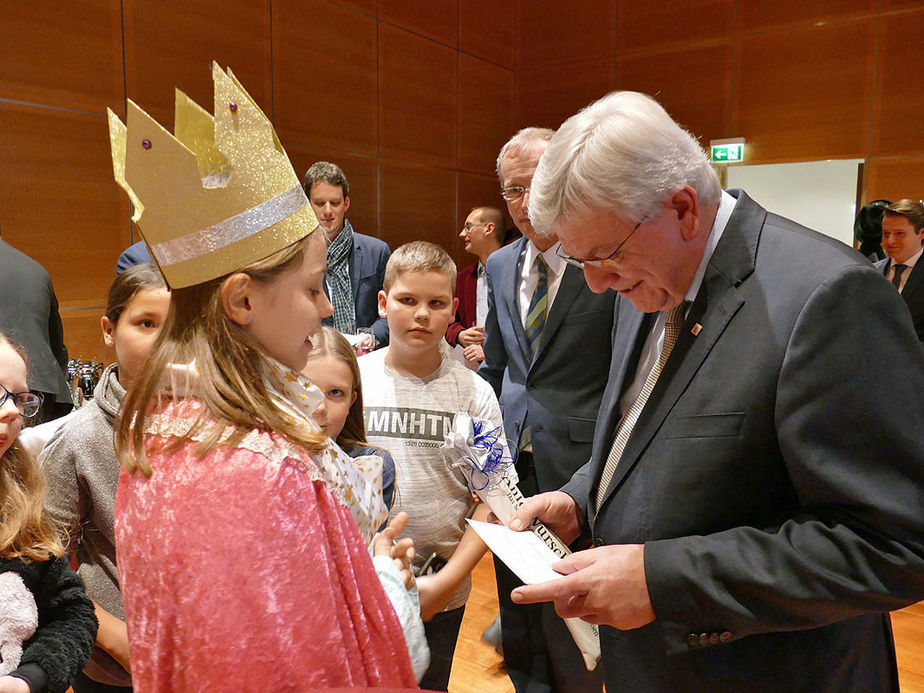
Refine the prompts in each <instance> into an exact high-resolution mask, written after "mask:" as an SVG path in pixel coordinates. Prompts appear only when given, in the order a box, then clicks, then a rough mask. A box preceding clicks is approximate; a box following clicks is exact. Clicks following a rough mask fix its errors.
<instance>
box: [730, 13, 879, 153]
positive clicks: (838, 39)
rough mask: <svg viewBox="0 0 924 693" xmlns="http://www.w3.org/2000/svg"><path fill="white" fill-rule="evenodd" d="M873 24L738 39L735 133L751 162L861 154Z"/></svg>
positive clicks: (865, 22) (869, 94) (866, 126)
mask: <svg viewBox="0 0 924 693" xmlns="http://www.w3.org/2000/svg"><path fill="white" fill-rule="evenodd" d="M875 24H876V23H875V20H862V21H856V22H845V23H838V24H831V25H826V26H820V27H811V28H809V29H794V30H791V31H787V32H776V33H764V34H755V35H751V36H747V37H745V38H743V39H742V40H741V41H740V43H739V44H738V52H737V56H736V63H737V65H736V70H735V85H734V92H733V93H734V100H733V114H732V131H733V132H734V133H735V134H736V135H741V136H744V137H747V138H748V140H749V145H750V147H749V149H750V151H749V153H748V160H749V161H750V162H751V163H771V162H779V161H810V160H817V159H830V158H833V159H839V158H849V157H859V158H862V157H863V156H865V154H866V149H867V143H868V138H869V112H870V99H871V98H872V83H873V52H874V46H875V41H874V36H875V28H876V27H875ZM845 46H849V47H850V50H844V47H845ZM809 66H811V67H810V68H809Z"/></svg>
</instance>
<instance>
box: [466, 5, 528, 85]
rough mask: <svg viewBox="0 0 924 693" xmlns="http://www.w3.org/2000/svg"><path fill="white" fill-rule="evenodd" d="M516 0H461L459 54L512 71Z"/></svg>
mask: <svg viewBox="0 0 924 693" xmlns="http://www.w3.org/2000/svg"><path fill="white" fill-rule="evenodd" d="M515 15H516V12H515V7H514V0H459V50H461V51H465V52H466V53H472V54H474V55H477V56H478V57H479V58H484V59H485V60H490V61H491V62H494V63H497V64H499V65H502V66H503V67H507V68H510V69H513V66H514V64H513V60H514V37H515V36H516V34H515V31H514V28H515V26H516V20H515Z"/></svg>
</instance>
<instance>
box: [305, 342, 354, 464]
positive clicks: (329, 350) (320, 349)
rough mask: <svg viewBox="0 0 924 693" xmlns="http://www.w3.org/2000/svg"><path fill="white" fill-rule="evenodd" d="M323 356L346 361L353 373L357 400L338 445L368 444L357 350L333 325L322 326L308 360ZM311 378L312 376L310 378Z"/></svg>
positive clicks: (348, 416)
mask: <svg viewBox="0 0 924 693" xmlns="http://www.w3.org/2000/svg"><path fill="white" fill-rule="evenodd" d="M322 356H333V357H334V358H335V359H337V360H338V361H341V362H342V363H345V364H346V365H347V367H348V368H349V369H350V373H351V374H352V375H353V392H355V393H356V400H355V401H354V402H353V404H352V405H351V406H350V412H349V414H347V418H346V421H345V422H344V423H343V429H342V430H341V431H340V434H339V435H338V436H337V445H339V446H340V447H347V446H350V445H366V444H367V443H366V423H365V421H363V388H362V385H361V382H362V381H361V379H360V374H359V363H358V362H357V360H356V352H355V351H354V349H353V347H352V346H350V343H349V342H348V341H347V340H346V337H344V336H343V335H342V334H340V333H339V332H337V330H335V329H334V328H332V327H322V328H321V330H320V332H318V333H317V334H315V335H313V336H312V337H311V351H310V352H309V353H308V360H309V361H310V360H311V359H313V358H320V357H322ZM309 380H310V378H309Z"/></svg>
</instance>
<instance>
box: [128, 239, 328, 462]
mask: <svg viewBox="0 0 924 693" xmlns="http://www.w3.org/2000/svg"><path fill="white" fill-rule="evenodd" d="M314 233H317V231H313V232H312V233H310V234H308V235H307V236H306V237H305V238H303V239H302V240H300V241H297V242H296V243H293V244H292V245H290V246H289V247H287V248H284V249H283V250H280V251H279V252H277V253H274V254H273V255H271V256H270V257H268V258H266V259H265V260H261V261H260V262H257V263H254V264H253V265H250V266H248V267H245V268H243V269H241V270H238V272H240V273H244V274H247V275H249V276H250V277H251V278H252V279H253V280H255V281H257V282H271V281H274V280H276V279H278V278H279V276H280V275H282V274H283V273H285V272H287V271H290V270H293V269H295V268H297V267H298V266H299V264H300V263H301V262H302V260H303V258H304V253H305V250H306V247H307V245H308V242H309V239H310V238H311V236H312V235H313V234H314ZM238 272H234V273H232V274H231V275H226V276H224V277H219V278H218V279H213V280H211V281H208V282H205V283H203V284H197V285H195V286H190V287H187V288H183V289H174V290H173V291H171V301H170V312H169V313H168V314H167V320H166V322H165V323H164V327H163V330H161V333H160V335H159V336H158V338H157V341H156V342H155V343H154V346H153V347H152V349H151V351H150V353H149V354H148V357H147V359H146V361H145V364H144V367H143V368H142V371H141V375H140V376H139V377H138V378H137V380H136V381H135V383H134V384H133V385H132V387H131V388H129V391H128V392H127V393H126V397H125V400H124V402H123V404H122V408H121V410H120V413H119V416H118V419H117V420H116V426H115V436H116V452H117V454H118V457H119V461H120V462H121V463H122V466H124V467H125V469H127V470H128V471H129V472H134V471H136V470H140V471H141V472H142V473H143V474H144V475H145V476H150V475H151V467H150V465H149V464H148V460H147V455H146V454H145V450H144V434H143V432H144V430H145V425H146V423H147V420H148V419H149V417H150V415H151V413H152V408H153V407H154V406H155V405H156V402H157V398H158V397H159V396H160V395H162V394H163V392H162V382H161V378H162V375H163V373H164V371H165V369H167V368H168V366H170V364H187V363H190V362H192V361H195V363H196V370H197V371H198V384H197V387H196V392H195V398H196V399H197V400H199V401H200V402H201V403H202V409H201V411H200V414H199V418H198V420H197V421H196V423H195V425H194V426H193V427H192V429H191V430H190V431H189V432H188V433H187V434H186V435H185V436H182V437H180V438H177V439H176V440H174V441H173V442H172V443H171V445H170V447H169V448H168V449H176V448H177V447H179V446H180V445H182V444H183V443H184V442H186V441H187V440H189V439H191V438H192V437H193V436H195V435H196V434H197V433H199V432H201V431H206V435H205V437H204V439H203V440H202V441H201V443H200V444H199V446H198V447H197V454H199V455H206V454H207V453H208V452H210V451H211V450H213V449H214V448H216V447H218V446H219V445H222V446H226V447H233V446H234V445H236V444H237V443H239V442H240V441H241V439H242V438H243V437H244V436H245V435H247V434H248V433H249V432H250V431H251V430H253V429H259V430H263V431H274V432H276V433H279V434H280V435H283V436H284V437H286V438H287V439H289V440H290V441H292V442H293V443H295V444H296V445H299V446H300V447H302V448H304V449H305V450H306V451H307V452H308V453H310V454H316V453H319V452H321V451H322V450H323V449H324V441H325V440H326V436H325V435H324V434H323V433H321V432H315V431H308V430H307V429H305V428H304V427H302V426H300V425H299V424H298V423H297V422H296V421H294V420H293V419H292V418H290V417H289V416H288V415H286V414H285V413H283V412H282V411H280V410H279V408H278V407H277V406H276V405H275V404H274V403H273V401H272V398H271V397H270V394H269V392H268V390H267V388H266V385H265V384H264V382H263V364H264V358H265V356H264V351H263V349H262V348H261V347H260V345H259V344H258V343H257V342H256V341H255V340H254V339H253V338H252V337H251V336H250V334H249V333H248V332H247V331H246V330H245V329H244V328H243V327H241V326H240V325H238V324H237V323H235V322H234V321H232V320H231V319H230V318H229V317H228V316H227V314H226V313H225V311H224V308H223V307H222V303H221V287H222V285H223V284H224V282H225V281H226V280H227V279H228V277H230V276H233V274H237V273H238ZM216 423H217V424H220V425H210V424H216ZM227 427H231V429H232V434H231V435H230V436H229V437H227V438H223V437H224V435H225V433H226V428H227Z"/></svg>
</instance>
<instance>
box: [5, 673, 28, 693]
mask: <svg viewBox="0 0 924 693" xmlns="http://www.w3.org/2000/svg"><path fill="white" fill-rule="evenodd" d="M0 693H31V689H30V688H29V684H28V683H26V682H25V681H23V680H22V679H18V678H16V677H15V676H0Z"/></svg>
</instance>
